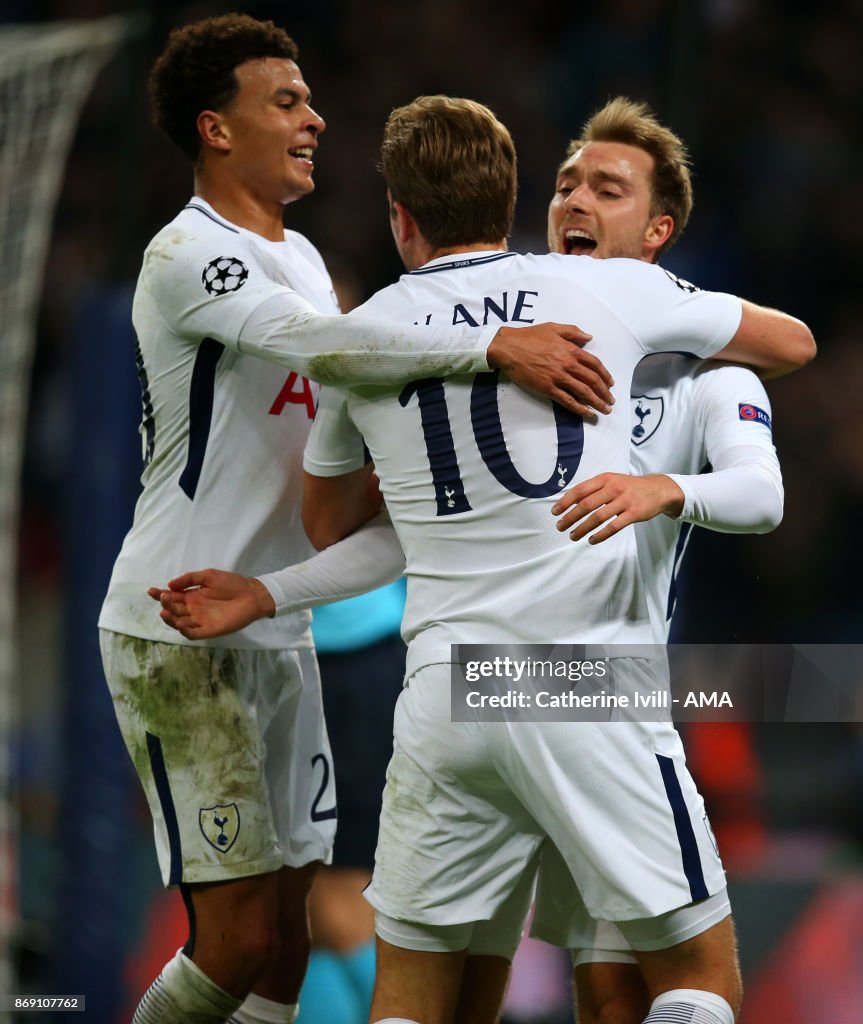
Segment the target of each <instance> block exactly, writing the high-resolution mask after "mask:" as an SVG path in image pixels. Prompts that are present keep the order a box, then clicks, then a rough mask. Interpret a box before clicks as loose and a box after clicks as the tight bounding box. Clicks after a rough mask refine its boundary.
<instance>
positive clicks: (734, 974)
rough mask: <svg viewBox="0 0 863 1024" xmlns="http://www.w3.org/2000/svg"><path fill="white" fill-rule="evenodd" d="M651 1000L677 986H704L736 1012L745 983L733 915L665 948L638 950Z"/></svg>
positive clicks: (699, 987)
mask: <svg viewBox="0 0 863 1024" xmlns="http://www.w3.org/2000/svg"><path fill="white" fill-rule="evenodd" d="M636 956H637V957H638V962H639V965H640V967H641V970H642V973H643V975H644V979H645V981H646V983H647V986H648V989H649V991H650V996H651V999H654V998H655V997H656V996H657V995H659V993H661V992H667V991H669V990H670V989H675V988H693V989H703V990H705V991H708V992H715V993H716V994H717V995H720V996H722V998H723V999H725V1000H726V1001H727V1002H728V1003H729V1004H730V1005H731V1007H732V1009H733V1010H734V1012H735V1013H736V1012H737V1011H738V1010H739V1008H740V1002H741V999H742V995H743V986H742V982H741V979H740V967H739V964H738V959H737V946H736V942H735V936H734V923H733V920H732V918H731V916H730V914H728V915H726V916H725V917H723V918H722V920H720V921H718V922H717V923H716V924H713V925H712V926H711V927H709V928H707V929H705V930H704V931H701V932H699V933H698V934H697V935H694V936H692V937H691V938H688V939H686V940H684V941H683V942H679V943H676V944H675V945H673V946H668V947H666V948H664V949H653V950H637V951H636Z"/></svg>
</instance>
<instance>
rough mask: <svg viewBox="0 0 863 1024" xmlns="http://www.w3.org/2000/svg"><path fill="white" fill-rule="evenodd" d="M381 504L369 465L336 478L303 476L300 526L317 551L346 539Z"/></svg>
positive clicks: (379, 508) (366, 520)
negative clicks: (301, 525) (301, 519)
mask: <svg viewBox="0 0 863 1024" xmlns="http://www.w3.org/2000/svg"><path fill="white" fill-rule="evenodd" d="M382 503H383V499H382V497H381V493H380V490H379V488H378V485H377V477H376V476H375V475H374V468H373V466H372V465H371V463H369V464H368V465H366V466H363V467H362V468H361V469H355V470H352V471H350V472H348V473H344V474H341V475H339V476H315V475H313V474H311V473H309V472H305V473H304V474H303V526H304V527H305V530H306V534H307V535H308V538H309V540H310V541H311V542H312V544H314V546H315V547H316V548H317V549H318V551H322V550H323V549H324V548H328V547H329V546H330V545H331V544H336V543H337V542H338V541H340V540H342V539H343V538H345V537H348V536H350V534H352V533H354V531H356V530H358V529H359V528H360V527H361V526H362V525H363V523H367V522H368V521H369V520H370V519H372V518H373V517H374V516H376V515H377V514H378V512H380V510H381V505H382Z"/></svg>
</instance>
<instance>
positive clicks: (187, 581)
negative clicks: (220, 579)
mask: <svg viewBox="0 0 863 1024" xmlns="http://www.w3.org/2000/svg"><path fill="white" fill-rule="evenodd" d="M210 571H211V570H209V569H203V570H199V571H197V572H184V573H183V574H182V575H181V576H177V577H176V579H173V580H169V581H168V586H169V587H170V589H171V590H188V589H189V588H190V587H202V586H204V583H205V582H206V578H207V575H208V573H209V572H210Z"/></svg>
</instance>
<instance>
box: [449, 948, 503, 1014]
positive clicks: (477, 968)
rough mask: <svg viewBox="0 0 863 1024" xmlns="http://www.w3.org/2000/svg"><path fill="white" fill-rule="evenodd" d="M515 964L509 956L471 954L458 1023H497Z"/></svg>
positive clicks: (457, 1008)
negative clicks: (513, 964)
mask: <svg viewBox="0 0 863 1024" xmlns="http://www.w3.org/2000/svg"><path fill="white" fill-rule="evenodd" d="M511 968H512V961H511V960H508V959H507V958H506V957H502V956H483V955H478V956H474V955H472V954H468V957H467V960H466V961H465V965H464V971H463V972H462V981H461V988H460V990H459V997H458V1005H457V1006H456V1012H455V1016H454V1018H453V1021H454V1024H497V1022H498V1021H499V1020H500V1015H501V1011H502V1009H503V999H504V996H505V995H506V986H507V982H508V981H509V975H510V970H511Z"/></svg>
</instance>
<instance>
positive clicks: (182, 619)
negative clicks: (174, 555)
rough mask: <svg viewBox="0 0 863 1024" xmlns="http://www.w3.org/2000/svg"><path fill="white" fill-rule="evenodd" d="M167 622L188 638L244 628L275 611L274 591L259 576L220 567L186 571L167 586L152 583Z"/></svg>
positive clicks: (151, 588) (153, 592)
mask: <svg viewBox="0 0 863 1024" xmlns="http://www.w3.org/2000/svg"><path fill="white" fill-rule="evenodd" d="M147 593H148V594H149V595H150V597H152V598H153V600H154V601H158V602H159V603H160V604H161V606H162V610H161V611H160V612H159V616H160V618H161V619H162V621H163V622H164V623H166V624H167V625H169V626H170V627H171V628H172V629H176V630H177V632H178V633H182V634H183V636H184V637H186V639H187V640H208V639H210V638H211V637H215V636H224V635H225V634H226V633H234V632H236V630H238V629H243V628H244V627H245V626H248V625H249V624H250V623H252V622H255V621H256V620H257V619H265V618H271V617H272V616H273V615H275V613H276V605H275V602H274V601H273V598H272V595H271V594H270V592H269V591H268V590H267V588H266V587H265V586H264V585H263V583H261V581H260V580H256V579H254V578H249V577H248V576H240V575H239V573H235V572H223V571H222V570H221V569H203V570H201V571H198V572H186V573H183V575H182V576H178V577H177V578H176V579H173V580H170V581H169V583H168V586H167V588H164V589H163V588H161V587H150V588H149V590H148V591H147Z"/></svg>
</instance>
